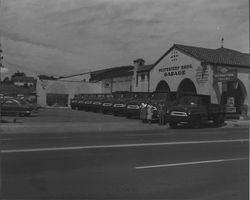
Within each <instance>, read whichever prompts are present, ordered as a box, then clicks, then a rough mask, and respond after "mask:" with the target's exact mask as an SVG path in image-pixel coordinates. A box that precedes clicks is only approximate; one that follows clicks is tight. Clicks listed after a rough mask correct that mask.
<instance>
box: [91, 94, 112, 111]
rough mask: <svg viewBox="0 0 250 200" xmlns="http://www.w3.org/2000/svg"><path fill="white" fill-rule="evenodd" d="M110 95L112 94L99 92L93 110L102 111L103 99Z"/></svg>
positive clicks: (94, 100)
mask: <svg viewBox="0 0 250 200" xmlns="http://www.w3.org/2000/svg"><path fill="white" fill-rule="evenodd" d="M108 96H110V94H97V95H96V98H94V99H93V101H92V105H91V110H92V111H94V112H100V110H101V106H102V103H103V101H104V100H105V99H106V98H107V97H108Z"/></svg>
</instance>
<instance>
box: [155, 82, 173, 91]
mask: <svg viewBox="0 0 250 200" xmlns="http://www.w3.org/2000/svg"><path fill="white" fill-rule="evenodd" d="M155 91H156V92H170V88H169V86H168V84H167V82H166V81H160V82H159V83H158V85H157V87H156V89H155Z"/></svg>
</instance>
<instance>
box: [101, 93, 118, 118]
mask: <svg viewBox="0 0 250 200" xmlns="http://www.w3.org/2000/svg"><path fill="white" fill-rule="evenodd" d="M115 96H116V97H115ZM114 98H117V95H114V94H107V95H105V97H104V99H103V101H102V105H101V108H100V109H101V112H102V113H104V114H107V113H112V112H113V109H112V106H113V100H114Z"/></svg>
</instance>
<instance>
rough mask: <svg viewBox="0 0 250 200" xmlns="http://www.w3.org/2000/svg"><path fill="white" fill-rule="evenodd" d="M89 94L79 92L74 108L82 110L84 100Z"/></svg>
mask: <svg viewBox="0 0 250 200" xmlns="http://www.w3.org/2000/svg"><path fill="white" fill-rule="evenodd" d="M88 96H89V94H80V95H79V98H78V99H77V103H76V109H78V110H84V101H85V99H87V98H88Z"/></svg>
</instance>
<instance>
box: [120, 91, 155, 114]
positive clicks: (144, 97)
mask: <svg viewBox="0 0 250 200" xmlns="http://www.w3.org/2000/svg"><path fill="white" fill-rule="evenodd" d="M151 96H152V93H149V92H138V93H136V94H135V95H134V97H133V99H132V100H130V101H128V103H127V106H126V109H125V114H126V117H127V118H130V117H132V116H138V117H139V116H140V112H141V108H142V104H145V103H147V102H148V101H149V100H150V98H151Z"/></svg>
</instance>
